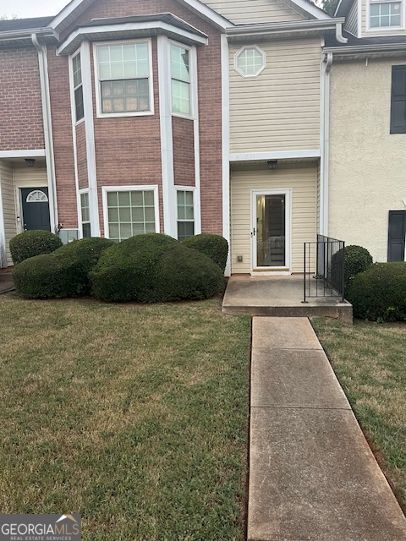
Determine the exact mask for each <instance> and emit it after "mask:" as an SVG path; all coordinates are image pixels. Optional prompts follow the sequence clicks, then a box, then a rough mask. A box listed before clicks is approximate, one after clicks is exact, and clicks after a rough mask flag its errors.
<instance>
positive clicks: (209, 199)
mask: <svg viewBox="0 0 406 541" xmlns="http://www.w3.org/2000/svg"><path fill="white" fill-rule="evenodd" d="M364 2H370V3H369V4H368V5H367V4H365V6H364ZM392 4H397V3H396V2H394V3H393V2H391V3H390V4H388V3H386V2H381V3H379V2H376V1H375V0H361V1H360V2H358V1H357V0H355V1H354V2H353V3H350V2H348V3H345V0H342V2H341V4H340V5H339V6H338V9H337V13H336V17H329V16H328V15H327V14H326V13H324V12H323V11H322V10H320V9H319V8H317V7H316V6H314V5H313V4H311V3H310V2H307V0H248V1H247V0H244V1H243V0H206V1H205V2H201V1H199V0H150V1H142V0H137V1H136V2H134V1H129V0H109V1H107V0H93V1H91V0H73V1H72V2H71V3H70V4H68V5H67V6H66V8H64V9H63V10H62V11H61V13H59V14H58V15H57V16H56V17H47V18H40V19H25V20H15V21H0V117H1V129H0V258H1V265H2V266H3V267H4V266H8V265H11V263H12V262H11V258H10V254H9V248H8V246H9V241H10V239H11V238H12V237H13V236H14V235H15V234H17V233H18V232H21V231H23V230H29V229H49V230H51V231H55V232H58V233H59V235H60V236H61V238H62V240H63V241H64V242H69V241H71V240H73V239H76V238H82V237H86V236H106V237H109V238H112V239H114V240H117V241H120V240H123V239H125V238H128V237H130V236H132V235H136V234H140V233H145V232H153V231H156V232H162V233H166V234H168V235H171V236H173V237H175V238H179V239H183V238H186V237H188V236H190V235H193V234H197V233H200V232H204V233H216V234H220V235H223V236H224V237H226V238H227V239H228V240H229V241H230V261H229V265H228V269H227V273H250V274H261V273H269V272H278V273H287V274H289V273H296V272H303V243H304V242H311V241H315V240H316V235H317V234H318V233H321V234H323V235H328V236H331V237H336V238H341V239H342V240H345V241H346V242H347V243H351V244H353V243H357V244H361V245H363V246H365V247H366V248H368V249H369V250H370V251H371V253H372V255H373V257H374V259H376V260H379V261H386V260H387V259H391V260H395V259H396V260H399V259H404V258H405V250H404V243H405V240H404V238H405V227H406V217H405V214H406V211H405V208H406V168H405V167H404V165H403V160H406V152H405V150H404V149H405V148H406V146H405V143H406V129H404V125H405V124H406V75H405V76H404V74H405V73H406V71H405V70H406V39H405V38H406V32H405V30H403V28H401V26H402V25H404V24H405V19H406V17H405V13H404V11H405V5H404V3H403V1H402V2H399V6H400V10H401V15H400V18H399V17H397V15H396V13H397V12H396V10H395V11H394V12H393V14H392V9H393V8H392V7H390V8H389V12H388V13H389V15H386V11H385V10H387V6H388V5H392ZM377 5H379V6H381V7H379V8H376V6H377ZM365 18H367V19H365ZM368 21H369V22H368ZM398 23H399V24H398ZM395 24H396V25H395ZM385 25H386V26H385ZM402 33H403V34H404V36H402ZM402 92H403V93H402ZM402 100H403V101H402ZM402 122H403V124H402ZM402 242H403V247H402Z"/></svg>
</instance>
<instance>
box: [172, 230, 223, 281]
mask: <svg viewBox="0 0 406 541" xmlns="http://www.w3.org/2000/svg"><path fill="white" fill-rule="evenodd" d="M182 244H183V245H184V246H187V247H188V248H193V249H194V250H197V251H198V252H201V253H202V254H205V255H207V256H208V257H209V258H210V259H211V260H212V261H214V263H216V265H218V266H219V267H220V269H221V270H222V271H223V273H224V271H225V269H226V265H227V257H228V242H227V240H226V239H225V238H224V237H220V236H219V235H208V234H201V235H195V236H194V237H190V238H188V239H185V240H184V241H183V242H182Z"/></svg>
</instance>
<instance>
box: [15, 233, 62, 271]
mask: <svg viewBox="0 0 406 541" xmlns="http://www.w3.org/2000/svg"><path fill="white" fill-rule="evenodd" d="M60 246H62V241H61V239H60V238H59V237H58V236H57V235H54V234H53V233H50V232H49V231H24V233H20V234H19V235H17V236H15V237H13V238H12V239H11V240H10V252H11V257H12V259H13V263H14V265H17V264H18V263H21V262H22V261H24V260H25V259H28V258H30V257H34V256H36V255H40V254H50V253H51V252H54V251H55V250H56V249H57V248H59V247H60Z"/></svg>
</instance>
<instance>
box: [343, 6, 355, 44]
mask: <svg viewBox="0 0 406 541" xmlns="http://www.w3.org/2000/svg"><path fill="white" fill-rule="evenodd" d="M344 29H345V30H347V32H349V33H350V34H352V35H353V36H357V35H358V0H354V2H353V3H352V6H351V9H350V11H349V12H348V15H347V18H346V21H345V25H344Z"/></svg>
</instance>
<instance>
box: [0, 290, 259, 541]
mask: <svg viewBox="0 0 406 541" xmlns="http://www.w3.org/2000/svg"><path fill="white" fill-rule="evenodd" d="M0 329H1V330H0V332H1V359H0V394H1V399H2V406H1V408H0V431H1V446H0V509H1V511H2V512H3V513H45V512H47V513H62V512H80V513H81V514H82V522H83V539H85V540H92V541H99V540H106V541H111V540H113V539H114V540H117V541H118V540H120V541H121V540H129V541H155V540H156V541H177V540H179V541H188V540H193V541H194V540H196V541H197V540H199V541H200V540H201V541H227V540H241V539H243V537H244V512H245V497H246V496H245V484H246V473H247V425H248V376H249V344H250V321H249V318H246V317H230V316H228V317H226V316H223V315H222V314H221V311H220V301H219V300H212V301H207V302H200V303H197V302H195V303H184V304H171V305H154V306H138V305H107V304H101V303H98V302H95V301H91V300H67V301H27V300H22V299H19V298H17V297H16V296H13V295H8V296H7V295H6V296H4V295H3V296H0Z"/></svg>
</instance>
